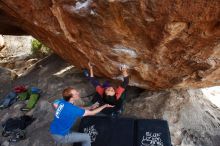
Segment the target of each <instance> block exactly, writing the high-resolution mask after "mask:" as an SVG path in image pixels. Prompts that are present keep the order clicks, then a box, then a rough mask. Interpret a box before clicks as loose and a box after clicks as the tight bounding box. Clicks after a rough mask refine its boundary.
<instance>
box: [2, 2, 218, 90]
mask: <svg viewBox="0 0 220 146" xmlns="http://www.w3.org/2000/svg"><path fill="white" fill-rule="evenodd" d="M219 7H220V1H218V0H213V1H206V0H200V1H191V0H184V1H176V0H163V1H154V0H132V1H131V0H104V1H103V0H40V1H39V0H32V1H27V0H20V1H19V2H18V1H17V0H0V9H1V10H2V11H4V12H5V13H6V14H7V15H10V16H11V19H12V20H14V21H13V22H16V23H17V24H18V26H20V27H22V29H23V30H25V31H26V32H28V33H30V34H31V35H33V36H34V37H36V38H38V39H39V40H41V41H42V42H43V43H44V44H46V45H47V46H49V47H51V48H52V49H53V50H54V51H55V52H56V53H57V54H58V55H60V56H61V57H62V58H64V59H65V60H67V61H68V62H70V63H71V64H74V65H75V66H76V67H78V68H83V67H86V66H87V63H88V61H89V60H90V61H91V62H93V63H94V64H95V73H96V75H100V76H105V77H108V78H112V79H115V78H116V79H117V78H119V76H118V75H119V71H118V67H119V66H121V65H122V64H126V65H127V66H128V67H129V68H130V73H131V85H135V86H138V87H143V88H146V89H157V90H158V89H167V88H188V87H207V86H212V85H220V59H219V58H220V9H219Z"/></svg>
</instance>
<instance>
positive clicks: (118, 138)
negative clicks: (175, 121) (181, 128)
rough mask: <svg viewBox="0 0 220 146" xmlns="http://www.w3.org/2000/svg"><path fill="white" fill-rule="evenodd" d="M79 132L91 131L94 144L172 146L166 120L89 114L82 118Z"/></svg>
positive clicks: (99, 145) (102, 145)
mask: <svg viewBox="0 0 220 146" xmlns="http://www.w3.org/2000/svg"><path fill="white" fill-rule="evenodd" d="M79 132H82V133H89V135H90V137H91V140H92V146H171V140H170V132H169V127H168V123H167V122H166V121H164V120H146V119H132V118H112V117H107V116H88V117H84V118H82V120H81V123H80V126H79ZM77 146H80V144H77Z"/></svg>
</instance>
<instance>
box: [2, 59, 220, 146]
mask: <svg viewBox="0 0 220 146" xmlns="http://www.w3.org/2000/svg"><path fill="white" fill-rule="evenodd" d="M0 80H1V78H0ZM7 83H8V82H5V83H4V85H6V84H7ZM21 84H25V85H29V86H31V85H33V86H37V87H39V88H41V89H42V91H43V92H42V94H41V98H40V100H39V102H38V103H37V105H36V108H34V109H33V110H31V111H30V112H28V113H23V112H21V111H20V110H19V109H20V108H21V107H23V106H24V104H25V102H23V101H18V102H16V103H15V104H13V105H12V106H11V107H10V108H7V109H4V110H0V117H1V118H0V125H1V124H2V123H3V122H4V121H5V120H6V119H8V118H12V117H18V116H21V115H23V114H27V115H33V116H34V117H35V118H36V120H35V122H34V123H32V124H31V125H30V126H28V127H27V129H26V132H27V133H26V134H27V136H26V137H27V138H26V139H25V140H22V141H20V142H18V143H10V146H52V145H56V144H55V143H54V141H53V139H52V138H51V136H50V134H49V130H48V129H49V125H50V123H51V121H52V119H53V115H54V110H53V109H52V106H51V102H52V101H54V100H55V99H57V98H60V97H61V95H60V94H61V93H62V90H63V89H64V88H65V87H67V86H73V87H75V88H76V89H77V90H78V91H80V93H81V97H88V95H91V93H94V90H95V89H94V87H92V86H91V84H90V83H89V82H88V80H87V79H86V78H85V77H83V75H82V73H81V71H79V70H77V69H76V68H74V67H72V66H70V64H68V63H66V62H65V61H63V60H62V59H59V58H57V56H54V55H52V56H50V57H48V58H46V59H44V60H42V61H40V62H38V63H37V64H36V65H35V67H34V68H33V69H32V70H30V71H29V72H28V73H26V75H23V76H22V77H20V78H18V79H16V80H15V81H13V85H11V87H13V86H15V85H21ZM9 89H10V87H8V90H9ZM0 97H1V94H0ZM85 99H87V98H83V101H80V102H79V103H80V104H83V103H86V100H85ZM89 99H90V100H91V98H89ZM87 101H88V100H87ZM219 113H220V109H219V108H218V107H216V106H215V105H213V104H211V103H210V102H209V101H208V100H206V99H205V98H204V96H203V94H202V92H201V91H200V90H166V91H160V92H154V91H148V90H141V89H139V88H135V87H129V88H128V93H127V97H126V101H125V106H124V113H123V116H126V117H135V118H145V119H164V120H167V121H168V123H169V128H170V133H171V140H172V145H173V146H219V143H220V114H219ZM1 130H2V129H1V126H0V133H1V132H2V131H1ZM7 139H8V138H5V137H2V136H1V135H0V145H1V146H5V145H6V144H7V141H6V140H7ZM62 146H72V145H71V144H69V145H62Z"/></svg>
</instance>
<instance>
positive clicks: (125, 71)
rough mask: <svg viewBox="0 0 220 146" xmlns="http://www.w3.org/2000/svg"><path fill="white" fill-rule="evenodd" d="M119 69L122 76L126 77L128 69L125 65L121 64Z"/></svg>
mask: <svg viewBox="0 0 220 146" xmlns="http://www.w3.org/2000/svg"><path fill="white" fill-rule="evenodd" d="M120 71H121V72H122V75H123V77H127V76H128V69H127V66H126V65H122V66H121V67H120Z"/></svg>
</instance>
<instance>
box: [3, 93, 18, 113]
mask: <svg viewBox="0 0 220 146" xmlns="http://www.w3.org/2000/svg"><path fill="white" fill-rule="evenodd" d="M16 101H17V94H16V93H15V92H10V93H9V94H7V95H6V96H5V97H4V98H2V99H0V109H4V108H7V107H9V106H11V105H12V104H14V103H15V102H16Z"/></svg>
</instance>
